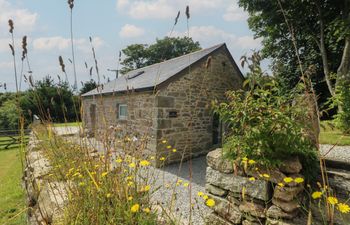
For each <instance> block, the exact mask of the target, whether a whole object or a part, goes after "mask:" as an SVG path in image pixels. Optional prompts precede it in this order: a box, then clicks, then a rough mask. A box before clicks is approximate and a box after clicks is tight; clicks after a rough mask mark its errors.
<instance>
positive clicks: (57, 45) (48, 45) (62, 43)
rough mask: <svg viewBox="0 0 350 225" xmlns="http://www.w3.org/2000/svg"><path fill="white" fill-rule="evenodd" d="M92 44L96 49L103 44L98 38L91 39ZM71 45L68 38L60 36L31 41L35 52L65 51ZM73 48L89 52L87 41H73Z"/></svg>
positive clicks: (81, 39)
mask: <svg viewBox="0 0 350 225" xmlns="http://www.w3.org/2000/svg"><path fill="white" fill-rule="evenodd" d="M92 43H93V45H94V47H95V48H96V49H98V48H99V47H101V46H102V45H103V44H104V42H103V40H102V39H101V38H100V37H95V38H93V39H92ZM70 45H71V42H70V38H64V37H61V36H56V37H41V38H37V39H34V40H33V47H34V49H35V50H42V51H49V50H54V49H56V50H65V49H67V48H69V47H70ZM74 46H75V47H76V48H77V49H78V50H81V51H89V49H90V45H89V41H88V40H87V39H85V38H80V39H74Z"/></svg>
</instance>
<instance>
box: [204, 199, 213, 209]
mask: <svg viewBox="0 0 350 225" xmlns="http://www.w3.org/2000/svg"><path fill="white" fill-rule="evenodd" d="M205 204H206V205H207V206H209V207H213V206H214V205H215V201H214V199H212V198H210V199H208V200H207V201H206V202H205Z"/></svg>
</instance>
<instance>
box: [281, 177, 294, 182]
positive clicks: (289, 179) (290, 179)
mask: <svg viewBox="0 0 350 225" xmlns="http://www.w3.org/2000/svg"><path fill="white" fill-rule="evenodd" d="M283 181H284V182H286V183H290V182H292V181H293V178H291V177H285V178H283Z"/></svg>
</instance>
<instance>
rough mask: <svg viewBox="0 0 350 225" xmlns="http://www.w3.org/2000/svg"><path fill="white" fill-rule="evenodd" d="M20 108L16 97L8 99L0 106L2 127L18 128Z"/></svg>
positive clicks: (3, 128) (0, 126)
mask: <svg viewBox="0 0 350 225" xmlns="http://www.w3.org/2000/svg"><path fill="white" fill-rule="evenodd" d="M18 119H19V116H18V108H17V105H16V101H15V100H14V99H8V100H6V101H5V102H3V103H2V105H1V107H0V129H1V130H17V129H18Z"/></svg>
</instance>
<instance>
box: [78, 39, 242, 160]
mask: <svg viewBox="0 0 350 225" xmlns="http://www.w3.org/2000/svg"><path fill="white" fill-rule="evenodd" d="M243 80H244V77H243V75H242V73H241V72H240V70H239V68H238V66H237V64H236V63H235V61H234V59H233V57H232V55H231V54H230V52H229V50H228V49H227V46H226V44H219V45H216V46H213V47H210V48H207V49H203V50H200V51H197V52H193V53H190V54H187V55H183V56H180V57H177V58H174V59H170V60H167V61H164V62H162V63H157V64H154V65H150V66H147V67H144V68H140V69H137V70H133V71H130V72H128V73H126V74H124V75H123V76H121V77H119V78H117V79H115V80H113V81H111V82H109V83H107V84H105V85H102V86H101V87H99V88H97V89H95V90H92V91H90V92H88V93H86V94H83V95H82V103H83V123H84V126H85V128H86V129H88V130H89V131H90V132H92V133H95V134H96V133H98V132H100V131H103V130H105V131H106V130H108V128H109V127H111V126H114V127H122V129H121V130H123V134H128V135H132V137H137V138H138V139H139V138H147V140H148V143H147V151H148V153H149V154H152V155H154V156H156V157H157V158H159V157H163V156H164V157H166V162H167V163H170V162H173V161H178V160H179V159H181V158H182V157H184V158H188V157H190V156H197V155H201V154H205V153H207V152H208V151H210V150H211V149H213V148H215V147H217V146H220V144H221V133H222V132H221V129H222V128H221V125H220V122H219V119H218V117H217V116H215V115H214V113H213V112H212V110H211V102H212V100H215V99H217V100H218V101H224V100H225V99H226V98H225V92H226V91H228V90H237V89H240V88H242V83H243ZM115 135H120V134H118V133H116V134H115ZM164 140H166V141H167V144H166V146H168V145H170V146H171V149H169V148H170V147H168V148H166V146H164V143H163V142H164ZM173 148H176V150H177V151H176V152H173V151H171V150H172V149H173ZM170 151H171V152H172V153H171V154H169V152H170Z"/></svg>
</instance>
